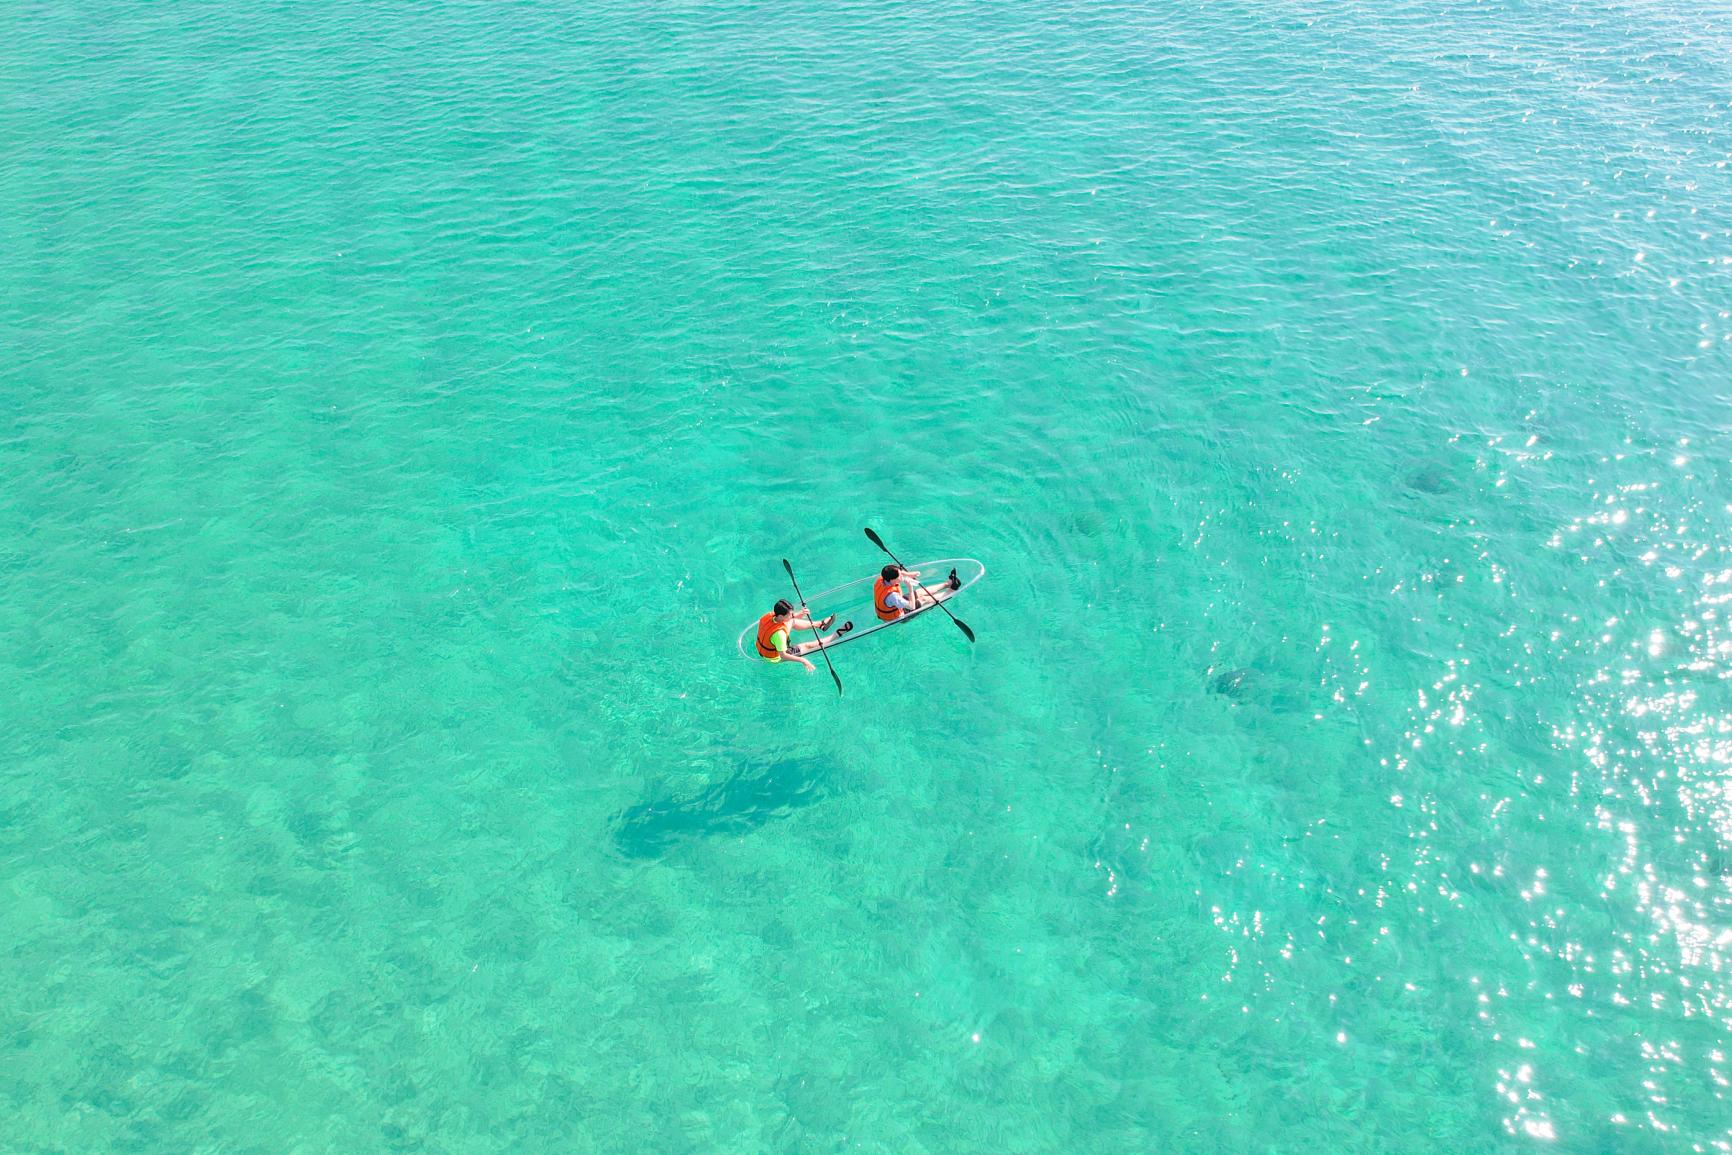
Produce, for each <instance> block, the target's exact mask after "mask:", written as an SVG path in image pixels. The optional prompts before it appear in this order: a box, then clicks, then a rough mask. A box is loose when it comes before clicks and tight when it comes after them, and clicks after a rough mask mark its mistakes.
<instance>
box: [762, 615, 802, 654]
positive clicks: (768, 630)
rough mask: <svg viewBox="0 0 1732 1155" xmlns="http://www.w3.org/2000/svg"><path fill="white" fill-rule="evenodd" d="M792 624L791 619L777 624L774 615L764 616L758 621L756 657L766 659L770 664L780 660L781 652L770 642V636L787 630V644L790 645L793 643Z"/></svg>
mask: <svg viewBox="0 0 1732 1155" xmlns="http://www.w3.org/2000/svg"><path fill="white" fill-rule="evenodd" d="M792 622H793V619H792V618H789V619H788V621H786V622H778V621H777V620H776V615H775V614H774V613H768V614H765V615H764V616H763V617H761V618H759V619H758V657H760V658H767V659H769V660H770V661H772V662H779V661H781V660H782V652H781V651H780V650H778V649H777V648H776V647H775V644H774V643H772V642H771V641H770V635H771V634H774V633H775V632H776V631H777V630H787V631H788V643H789V644H790V645H792V644H793V641H794V627H793V626H792V624H790V623H792Z"/></svg>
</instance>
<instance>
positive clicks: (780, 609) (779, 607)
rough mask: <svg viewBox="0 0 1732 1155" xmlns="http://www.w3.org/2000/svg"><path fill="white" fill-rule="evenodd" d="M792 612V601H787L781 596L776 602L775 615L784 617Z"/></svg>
mask: <svg viewBox="0 0 1732 1155" xmlns="http://www.w3.org/2000/svg"><path fill="white" fill-rule="evenodd" d="M793 612H794V603H793V602H791V601H789V600H788V599H787V598H781V599H779V600H778V601H777V602H776V606H775V614H776V616H777V617H779V618H780V617H785V616H787V615H788V614H791V613H793Z"/></svg>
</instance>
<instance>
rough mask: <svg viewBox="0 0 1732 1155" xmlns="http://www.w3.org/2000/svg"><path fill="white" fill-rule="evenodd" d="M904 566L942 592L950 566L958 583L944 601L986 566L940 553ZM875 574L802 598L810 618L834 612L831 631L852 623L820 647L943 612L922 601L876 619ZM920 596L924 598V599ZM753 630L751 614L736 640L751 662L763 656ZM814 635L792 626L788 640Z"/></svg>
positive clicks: (832, 646)
mask: <svg viewBox="0 0 1732 1155" xmlns="http://www.w3.org/2000/svg"><path fill="white" fill-rule="evenodd" d="M908 568H910V569H912V570H916V571H918V572H919V574H920V582H919V584H920V585H921V586H923V587H925V588H926V589H929V590H931V591H933V592H934V593H937V594H940V595H942V594H943V593H944V588H943V587H944V585H945V582H946V581H947V580H948V579H949V577H950V571H951V570H953V569H954V570H955V571H956V578H957V580H958V581H959V582H961V583H962V585H961V586H960V588H958V589H957V590H956V592H955V593H953V594H951V595H950V597H944V598H942V600H943V601H945V602H948V601H950V600H951V599H952V598H957V597H960V596H962V594H963V592H964V591H965V590H967V589H968V587H969V586H971V585H973V584H974V583H975V582H977V581H979V580H980V579H981V578H983V577H985V576H986V566H984V565H982V564H981V563H980V562H979V561H977V560H975V559H974V558H971V557H943V558H939V559H938V560H937V561H923V562H918V563H916V564H914V565H912V566H909V567H908ZM877 578H878V571H877V570H872V571H871V572H870V573H868V574H867V575H866V576H865V577H862V578H858V579H856V580H854V581H851V582H848V583H847V584H846V585H839V586H836V587H835V588H834V589H827V590H824V591H823V592H822V593H816V594H812V595H811V596H809V597H808V598H807V599H806V605H807V606H808V607H809V608H810V610H811V612H812V620H813V621H822V620H823V619H825V618H827V617H829V616H830V615H831V614H835V615H836V622H835V624H834V625H832V626H831V627H830V630H831V631H834V630H835V629H836V627H837V626H840V625H841V624H842V623H843V622H850V621H851V622H853V623H854V628H853V629H851V630H849V631H848V632H847V633H845V634H843V635H842V636H841V637H839V638H837V639H836V640H835V641H833V642H830V643H829V644H827V645H826V646H825V647H824V648H825V649H826V650H833V649H835V648H836V647H837V646H845V645H847V644H848V643H849V642H857V641H859V640H860V639H861V638H866V637H871V636H872V635H873V634H876V633H879V632H880V631H882V630H887V629H889V628H890V627H891V626H899V625H901V624H902V623H903V622H907V621H912V620H914V619H915V618H922V617H925V616H926V615H927V614H936V616H938V617H943V616H944V611H943V610H940V609H938V608H937V604H936V603H931V602H926V603H924V604H922V605H921V607H920V608H919V609H917V610H915V611H914V612H913V613H909V614H903V615H902V616H901V617H899V618H897V619H896V620H895V621H889V622H881V621H879V620H878V615H877V614H876V613H874V612H873V611H872V583H873V582H874V581H876V580H877ZM790 592H792V591H790ZM771 600H772V601H773V600H774V599H771ZM788 600H789V601H792V600H793V599H792V598H789V599H788ZM922 600H923V601H924V599H922ZM769 608H770V607H769V606H765V607H764V609H765V610H768V609H769ZM760 612H763V611H760ZM757 634H758V619H757V618H755V617H754V618H753V619H752V620H751V622H750V623H749V624H748V625H747V626H746V628H745V629H743V630H741V631H740V641H739V648H740V654H741V656H742V657H747V658H750V659H752V660H753V661H754V662H757V661H762V660H763V659H762V658H759V657H758V639H757ZM815 637H817V635H816V634H814V633H813V632H812V631H811V630H796V631H794V637H793V639H792V642H793V644H796V645H797V644H799V643H800V642H809V641H812V640H813V639H814V638H815ZM807 656H808V657H813V658H815V657H816V656H817V651H816V650H814V651H812V653H811V654H808V655H807Z"/></svg>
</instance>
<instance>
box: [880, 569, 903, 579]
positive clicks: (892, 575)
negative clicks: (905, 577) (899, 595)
mask: <svg viewBox="0 0 1732 1155" xmlns="http://www.w3.org/2000/svg"><path fill="white" fill-rule="evenodd" d="M878 576H879V577H881V578H883V579H884V580H885V581H887V582H893V581H895V580H896V579H897V578H898V577H901V576H902V570H901V569H900V568H898V567H896V566H893V565H887V566H885V567H884V568H883V569H881V570H879V571H878Z"/></svg>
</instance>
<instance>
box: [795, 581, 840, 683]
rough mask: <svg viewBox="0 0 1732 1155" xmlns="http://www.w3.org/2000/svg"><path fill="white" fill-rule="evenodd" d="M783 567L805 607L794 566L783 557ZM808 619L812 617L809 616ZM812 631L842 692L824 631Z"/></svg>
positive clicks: (820, 651) (804, 598)
mask: <svg viewBox="0 0 1732 1155" xmlns="http://www.w3.org/2000/svg"><path fill="white" fill-rule="evenodd" d="M782 568H783V569H785V570H787V571H788V580H789V581H791V582H793V583H794V596H795V597H797V598H799V599H800V605H801V606H802V607H804V606H805V604H806V595H805V594H803V593H801V592H800V582H799V580H798V579H796V578H795V577H794V567H793V566H791V565H789V564H788V559H787V558H783V559H782ZM807 620H810V619H809V618H808V619H807ZM812 632H813V633H814V634H817V635H818V652H819V653H820V654H823V655H824V664H825V665H826V666H829V667H830V676H831V677H832V678H834V679H836V693H837V694H841V693H842V675H840V674H838V673H837V672H836V666H835V664H834V663H832V662H831V661H830V654H829V652H828V651H827V650H825V649H824V631H823V630H813V631H812ZM788 636H789V637H790V638H792V637H793V636H794V631H793V630H792V629H790V630H789V631H788Z"/></svg>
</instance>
